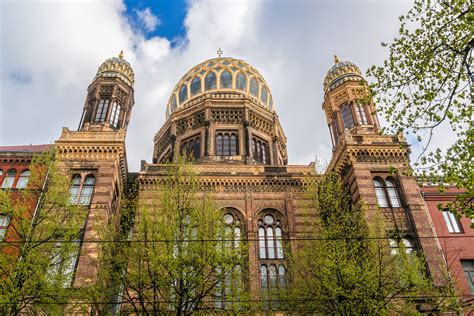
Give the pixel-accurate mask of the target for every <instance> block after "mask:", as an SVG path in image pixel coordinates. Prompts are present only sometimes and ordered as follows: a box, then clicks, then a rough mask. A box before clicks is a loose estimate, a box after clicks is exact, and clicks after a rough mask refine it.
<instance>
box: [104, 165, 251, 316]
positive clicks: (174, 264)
mask: <svg viewBox="0 0 474 316" xmlns="http://www.w3.org/2000/svg"><path fill="white" fill-rule="evenodd" d="M165 169H166V170H167V173H166V174H163V175H162V177H161V178H160V180H159V181H160V182H161V184H160V185H159V188H158V189H157V190H156V191H154V194H155V196H154V197H149V196H148V197H147V196H141V197H140V198H138V199H137V197H136V196H135V200H134V202H128V203H124V205H125V206H128V207H127V208H128V209H127V210H123V211H122V213H123V214H126V213H127V212H132V213H133V216H132V217H129V218H133V219H134V222H133V233H132V234H131V237H130V238H128V239H124V237H123V236H125V235H126V234H121V235H122V237H120V238H122V240H121V241H120V242H117V243H111V244H110V245H108V246H107V244H105V245H104V257H106V259H105V260H106V262H108V267H107V270H108V271H109V275H110V273H112V274H115V275H116V276H118V277H119V279H120V282H121V284H123V285H119V286H117V287H116V289H119V298H118V299H117V301H121V302H122V309H124V310H131V311H133V312H134V313H136V314H140V315H148V314H159V313H175V314H176V315H190V314H192V313H194V312H196V311H207V312H209V311H213V312H217V311H219V310H230V311H235V312H236V311H239V310H243V309H244V308H246V306H245V304H246V302H248V299H246V297H247V294H246V293H247V285H246V282H245V281H244V280H245V278H246V275H245V273H244V271H245V267H246V260H247V258H246V256H247V255H246V253H247V252H246V247H245V245H244V242H243V240H242V239H241V236H240V235H239V234H235V233H234V230H233V229H231V227H229V226H227V225H226V223H224V221H223V215H224V213H223V212H222V211H221V210H216V208H215V207H214V205H213V203H212V200H211V198H210V195H209V194H207V193H198V187H197V180H196V176H195V175H194V174H193V172H192V170H191V166H190V165H189V164H188V163H186V162H185V161H184V159H183V158H179V160H178V161H177V162H176V163H174V164H169V165H168V166H166V168H165ZM131 226H132V225H130V227H131ZM125 230H126V229H125ZM109 236H110V235H109ZM124 241H126V242H124ZM104 268H105V267H104ZM109 279H113V278H110V277H109ZM106 283H107V282H104V284H106ZM121 286H122V288H123V290H122V291H120V287H121Z"/></svg>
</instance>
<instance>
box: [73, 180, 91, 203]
mask: <svg viewBox="0 0 474 316" xmlns="http://www.w3.org/2000/svg"><path fill="white" fill-rule="evenodd" d="M94 185H95V178H94V176H93V175H91V174H88V175H85V176H84V177H83V176H81V175H80V174H75V175H73V176H72V179H71V184H70V186H69V196H70V201H71V203H72V204H79V205H89V204H90V203H91V197H92V192H93V191H94Z"/></svg>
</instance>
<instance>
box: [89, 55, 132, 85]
mask: <svg viewBox="0 0 474 316" xmlns="http://www.w3.org/2000/svg"><path fill="white" fill-rule="evenodd" d="M100 77H103V78H107V77H109V78H110V77H118V78H120V79H122V80H123V81H124V82H125V83H126V84H128V85H129V86H132V87H133V84H134V82H135V74H134V72H133V69H132V66H130V64H129V63H128V62H127V61H126V60H125V59H124V58H123V51H121V52H120V54H119V56H118V57H112V58H109V59H107V60H106V61H104V62H103V63H102V65H100V67H99V69H98V70H97V74H96V75H95V78H94V80H96V79H97V78H100Z"/></svg>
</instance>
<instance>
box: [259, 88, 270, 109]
mask: <svg viewBox="0 0 474 316" xmlns="http://www.w3.org/2000/svg"><path fill="white" fill-rule="evenodd" d="M260 99H261V100H262V102H263V104H265V105H267V101H268V92H267V88H265V86H263V87H262V95H261V97H260Z"/></svg>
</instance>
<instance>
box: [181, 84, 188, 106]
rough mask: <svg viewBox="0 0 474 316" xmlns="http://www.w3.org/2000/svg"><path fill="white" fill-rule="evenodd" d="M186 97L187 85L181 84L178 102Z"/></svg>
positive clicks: (183, 100) (184, 100)
mask: <svg viewBox="0 0 474 316" xmlns="http://www.w3.org/2000/svg"><path fill="white" fill-rule="evenodd" d="M187 99H188V86H187V85H185V84H183V85H182V86H181V89H179V104H183V102H186V100H187Z"/></svg>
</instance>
